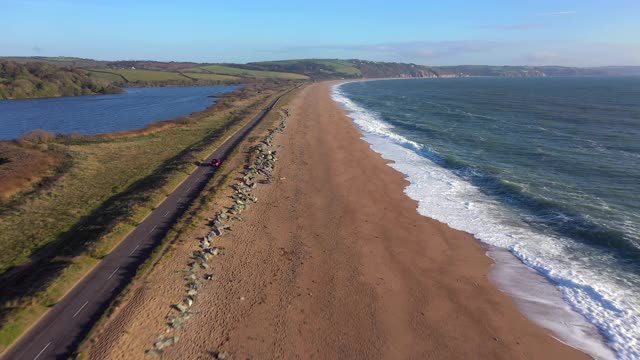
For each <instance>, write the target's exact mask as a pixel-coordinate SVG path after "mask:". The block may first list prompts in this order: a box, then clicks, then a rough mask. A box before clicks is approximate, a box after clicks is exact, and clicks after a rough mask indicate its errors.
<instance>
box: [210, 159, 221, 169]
mask: <svg viewBox="0 0 640 360" xmlns="http://www.w3.org/2000/svg"><path fill="white" fill-rule="evenodd" d="M220 164H222V160H220V159H213V160H211V165H212V166H215V167H218V166H220Z"/></svg>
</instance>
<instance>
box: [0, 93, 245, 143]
mask: <svg viewBox="0 0 640 360" xmlns="http://www.w3.org/2000/svg"><path fill="white" fill-rule="evenodd" d="M236 88H237V86H188V87H162V88H130V89H125V90H126V91H127V93H126V94H117V95H96V96H75V97H63V98H47V99H33V100H6V101H0V140H7V139H14V138H16V137H18V136H20V135H21V134H24V133H26V132H28V131H30V130H33V129H44V130H48V131H51V132H54V133H81V134H87V135H91V134H99V133H104V132H112V131H122V130H133V129H138V128H141V127H144V126H145V125H147V124H149V123H151V122H154V121H161V120H168V119H173V118H176V117H179V116H182V115H188V114H190V113H192V112H197V111H202V110H204V109H206V108H207V107H209V106H210V105H211V104H213V103H214V102H215V99H213V98H210V97H207V96H208V95H219V94H224V93H228V92H231V91H233V90H235V89H236Z"/></svg>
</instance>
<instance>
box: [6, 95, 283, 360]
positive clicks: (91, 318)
mask: <svg viewBox="0 0 640 360" xmlns="http://www.w3.org/2000/svg"><path fill="white" fill-rule="evenodd" d="M282 96H283V95H280V96H278V97H277V98H275V99H274V100H272V101H271V102H270V103H269V105H268V106H267V107H266V108H264V109H263V110H262V111H261V112H260V113H259V114H258V115H256V116H255V117H254V118H253V119H251V120H250V121H249V123H247V124H246V125H245V126H244V127H243V128H241V129H240V130H239V131H238V132H236V133H235V134H234V135H233V136H231V137H230V138H229V139H228V140H227V141H225V142H224V143H223V144H222V145H221V146H220V147H219V148H218V149H216V150H215V151H214V152H213V153H212V154H211V155H210V156H209V157H208V158H207V163H209V162H210V161H211V160H212V159H215V158H219V159H224V158H226V157H227V156H228V155H229V154H230V153H231V151H232V150H233V148H234V147H235V146H236V145H237V144H238V143H239V142H240V141H242V139H244V137H245V136H246V135H247V134H248V133H249V132H251V130H252V129H253V128H254V127H255V126H256V125H257V124H258V123H259V122H260V120H262V119H263V118H264V117H265V115H266V114H267V113H268V112H269V111H270V110H271V109H272V108H273V106H274V105H275V104H276V102H277V101H278V100H280V98H281V97H282ZM215 170H216V168H214V167H212V166H200V167H198V168H197V169H196V170H195V171H194V172H193V173H192V174H191V175H189V177H188V178H187V179H186V180H185V181H184V182H183V183H182V184H180V185H179V186H178V187H177V188H176V189H175V190H174V191H173V192H172V193H171V194H170V195H169V196H167V198H166V199H165V200H164V201H163V202H162V203H161V204H160V205H159V206H158V207H157V208H156V209H155V210H153V212H152V213H151V214H150V215H149V216H148V217H147V218H146V219H145V220H144V221H142V222H141V223H140V224H139V225H138V227H136V229H135V230H134V231H133V232H132V233H131V234H129V236H127V237H126V238H125V239H124V240H123V241H122V242H121V243H120V244H119V245H118V246H117V247H116V248H115V249H114V250H113V251H112V252H111V253H110V254H109V255H107V256H106V257H105V258H104V259H103V260H102V261H101V262H100V263H99V264H98V265H97V266H96V267H95V268H94V269H93V270H92V271H91V273H89V274H88V275H87V276H86V277H85V278H84V279H83V280H82V281H81V282H80V283H78V284H77V285H76V286H75V287H74V288H73V290H71V291H70V292H69V293H68V294H67V295H66V296H65V297H64V298H63V299H62V300H60V301H59V302H58V303H56V304H55V305H54V306H53V307H52V308H51V309H50V310H49V312H47V314H46V315H45V316H44V317H43V318H42V319H40V321H38V322H37V323H36V324H35V325H34V326H33V327H32V328H31V329H30V330H29V331H28V332H27V333H26V334H24V335H23V336H22V337H21V338H20V339H19V340H18V341H17V342H16V343H15V344H14V345H13V346H12V347H11V348H10V349H8V350H7V351H6V352H5V353H4V354H2V359H3V360H5V359H6V360H9V359H11V360H14V359H20V360H22V359H25V360H31V359H38V360H44V359H66V358H68V357H69V356H70V355H72V354H73V352H74V351H75V350H76V348H77V346H78V345H79V343H80V342H81V341H82V340H83V339H84V337H85V336H86V335H87V333H88V331H89V330H90V329H91V327H92V326H93V324H94V323H95V322H96V321H97V320H98V319H99V318H100V317H101V316H102V314H103V313H104V311H105V310H106V309H107V308H108V306H109V304H110V303H111V302H112V301H113V300H114V299H115V297H116V296H117V295H118V294H119V293H120V292H121V291H122V290H123V289H124V287H125V286H126V285H127V284H128V283H129V282H130V281H131V279H132V276H133V275H134V274H135V272H136V270H137V269H138V267H139V266H140V264H142V263H143V262H144V260H145V259H146V258H147V257H148V256H149V255H150V254H151V252H152V250H153V249H154V248H155V247H156V246H157V245H158V243H159V242H160V241H161V240H162V239H163V237H164V236H165V234H166V233H167V231H168V230H169V229H170V228H171V226H172V225H173V224H174V223H175V222H176V221H177V220H178V218H180V216H181V215H182V214H183V213H184V211H185V210H186V209H187V208H188V207H189V204H190V203H191V202H192V201H193V200H194V199H196V198H197V197H198V195H199V194H200V192H201V191H202V189H203V188H204V187H205V185H206V184H207V182H208V181H209V179H210V178H211V177H212V176H213V174H214V173H215Z"/></svg>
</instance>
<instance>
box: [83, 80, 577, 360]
mask: <svg viewBox="0 0 640 360" xmlns="http://www.w3.org/2000/svg"><path fill="white" fill-rule="evenodd" d="M330 86H331V84H330V83H316V84H311V85H308V86H306V87H305V88H303V89H302V90H300V91H299V92H298V93H297V95H296V97H295V98H294V99H293V100H292V101H291V102H290V103H289V104H288V105H287V107H288V108H289V109H290V113H291V115H290V118H289V121H288V124H287V130H286V131H285V132H284V133H283V134H281V135H279V136H278V137H276V140H275V144H276V146H277V148H278V150H277V154H278V155H277V157H278V159H279V162H278V166H277V167H276V171H275V173H274V177H273V182H272V184H271V185H269V186H264V187H261V186H258V187H257V189H256V192H255V196H256V197H257V198H258V199H259V201H258V203H256V204H254V205H252V206H251V207H250V208H248V209H247V210H246V211H244V212H243V214H242V223H239V224H238V225H237V226H235V227H234V228H233V229H232V231H230V232H228V233H227V234H226V235H225V236H223V237H221V238H220V239H218V240H216V246H219V247H221V249H222V251H223V252H222V255H223V256H218V257H216V259H215V261H212V262H210V264H209V266H210V268H209V270H208V271H209V272H211V273H212V274H214V279H213V281H210V282H206V283H204V284H203V285H202V286H201V287H200V288H199V296H198V300H197V302H195V303H194V304H193V306H192V309H193V310H192V311H193V316H192V317H191V319H190V320H189V322H188V323H187V324H186V325H185V326H184V329H183V330H181V332H180V333H178V334H176V335H178V336H179V337H180V341H179V342H178V343H176V344H175V345H174V346H172V347H171V348H169V349H167V351H166V352H165V354H166V356H167V357H168V358H178V357H190V358H198V357H199V356H206V354H212V353H215V354H227V355H231V356H233V357H238V358H244V357H251V358H295V357H299V358H307V357H310V356H313V355H315V356H318V357H320V358H330V357H331V358H332V357H340V358H451V359H468V358H487V359H531V358H539V359H543V358H544V359H546V358H551V359H587V358H588V356H587V355H586V354H584V353H582V352H580V351H578V350H576V349H574V348H572V347H570V346H567V345H566V344H563V343H561V342H560V341H558V340H556V339H555V338H553V337H552V336H551V335H550V334H549V332H547V331H546V330H544V329H542V328H541V327H539V326H537V325H535V324H534V323H533V322H531V321H530V320H529V319H527V318H526V317H525V316H524V315H523V314H522V313H521V312H520V311H518V309H517V308H516V306H515V304H514V303H513V300H512V299H511V298H510V297H509V296H508V295H506V294H504V293H502V292H500V291H499V290H498V289H497V288H496V287H495V285H494V284H493V283H491V281H490V280H489V278H488V274H489V272H490V270H491V267H492V261H491V259H490V258H489V257H487V256H486V249H485V248H484V247H483V246H481V244H480V243H479V242H477V241H476V240H475V239H474V238H473V237H472V236H470V235H469V234H467V233H464V232H462V231H458V230H454V229H452V228H450V227H448V226H446V225H445V224H443V223H441V222H438V221H436V220H433V219H430V218H427V217H424V216H422V215H420V214H419V213H418V212H417V211H416V206H417V203H416V201H414V200H412V199H410V198H409V197H407V196H406V194H405V193H404V191H403V189H404V188H405V187H406V186H407V184H408V182H407V180H406V179H405V178H404V176H403V175H402V174H401V173H399V172H398V171H396V170H394V169H393V168H391V167H390V166H388V164H389V162H388V161H386V160H384V159H383V158H381V157H380V156H379V155H378V154H377V153H375V152H373V151H371V148H370V146H369V144H368V143H366V142H365V141H363V140H361V137H362V136H361V133H360V132H359V130H358V129H357V128H356V126H355V124H353V122H352V121H351V120H350V119H349V118H348V117H347V115H346V114H345V112H344V111H343V110H342V109H341V108H340V107H339V105H338V104H337V103H335V102H334V101H333V100H332V99H331V94H330V91H331V89H330ZM226 200H227V198H226V197H224V198H222V199H221V200H220V202H216V203H214V206H213V207H212V208H211V211H210V215H211V216H214V214H215V213H216V211H217V209H216V208H218V209H219V208H220V206H224V205H221V202H224V201H226ZM205 216H207V215H205ZM205 231H206V229H204V228H200V229H199V230H198V231H196V232H195V233H194V235H192V237H193V238H196V239H197V236H198V235H199V234H200V233H206V232H205ZM195 249H197V242H195V241H194V242H189V243H184V244H182V245H180V246H179V247H177V248H176V249H175V251H174V254H173V255H172V257H171V258H169V259H166V260H165V261H164V265H163V266H161V267H157V268H156V269H155V270H154V273H153V274H150V276H149V277H148V278H146V279H145V280H144V283H142V284H140V286H141V291H140V292H137V293H136V297H135V299H132V300H131V302H130V303H128V304H126V305H124V307H123V308H122V311H121V312H120V313H119V314H118V316H117V317H116V318H114V319H113V320H112V323H113V324H114V327H113V331H108V332H105V333H104V334H103V335H101V336H100V337H99V339H97V340H96V341H97V342H98V343H100V344H101V345H100V346H99V349H100V350H99V351H100V353H99V355H100V356H99V357H100V358H123V357H128V358H141V359H142V358H144V350H145V348H148V344H150V343H153V342H154V341H157V340H154V339H156V337H157V334H158V333H161V332H162V331H163V329H164V328H165V327H166V325H165V321H164V319H165V317H166V316H167V314H172V312H170V310H168V308H167V307H168V306H169V305H168V304H170V303H171V302H172V301H180V299H181V298H182V297H183V296H184V295H183V293H184V287H183V285H182V284H183V283H184V280H183V277H184V274H183V272H182V271H181V268H183V266H184V262H185V261H186V260H185V259H188V257H189V255H190V254H191V253H192V251H193V250H195ZM116 325H117V326H116ZM129 334H136V335H135V336H133V335H129ZM96 350H98V349H96ZM95 354H96V355H97V354H98V353H95Z"/></svg>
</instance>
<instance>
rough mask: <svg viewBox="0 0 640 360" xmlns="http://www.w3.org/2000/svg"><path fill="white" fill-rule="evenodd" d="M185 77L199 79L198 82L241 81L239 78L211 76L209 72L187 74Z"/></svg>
mask: <svg viewBox="0 0 640 360" xmlns="http://www.w3.org/2000/svg"><path fill="white" fill-rule="evenodd" d="M184 75H185V76H188V77H190V78H194V79H198V80H211V81H237V80H240V79H241V78H239V77H237V76H231V75H221V74H211V73H208V72H201V73H192V72H185V73H184Z"/></svg>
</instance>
